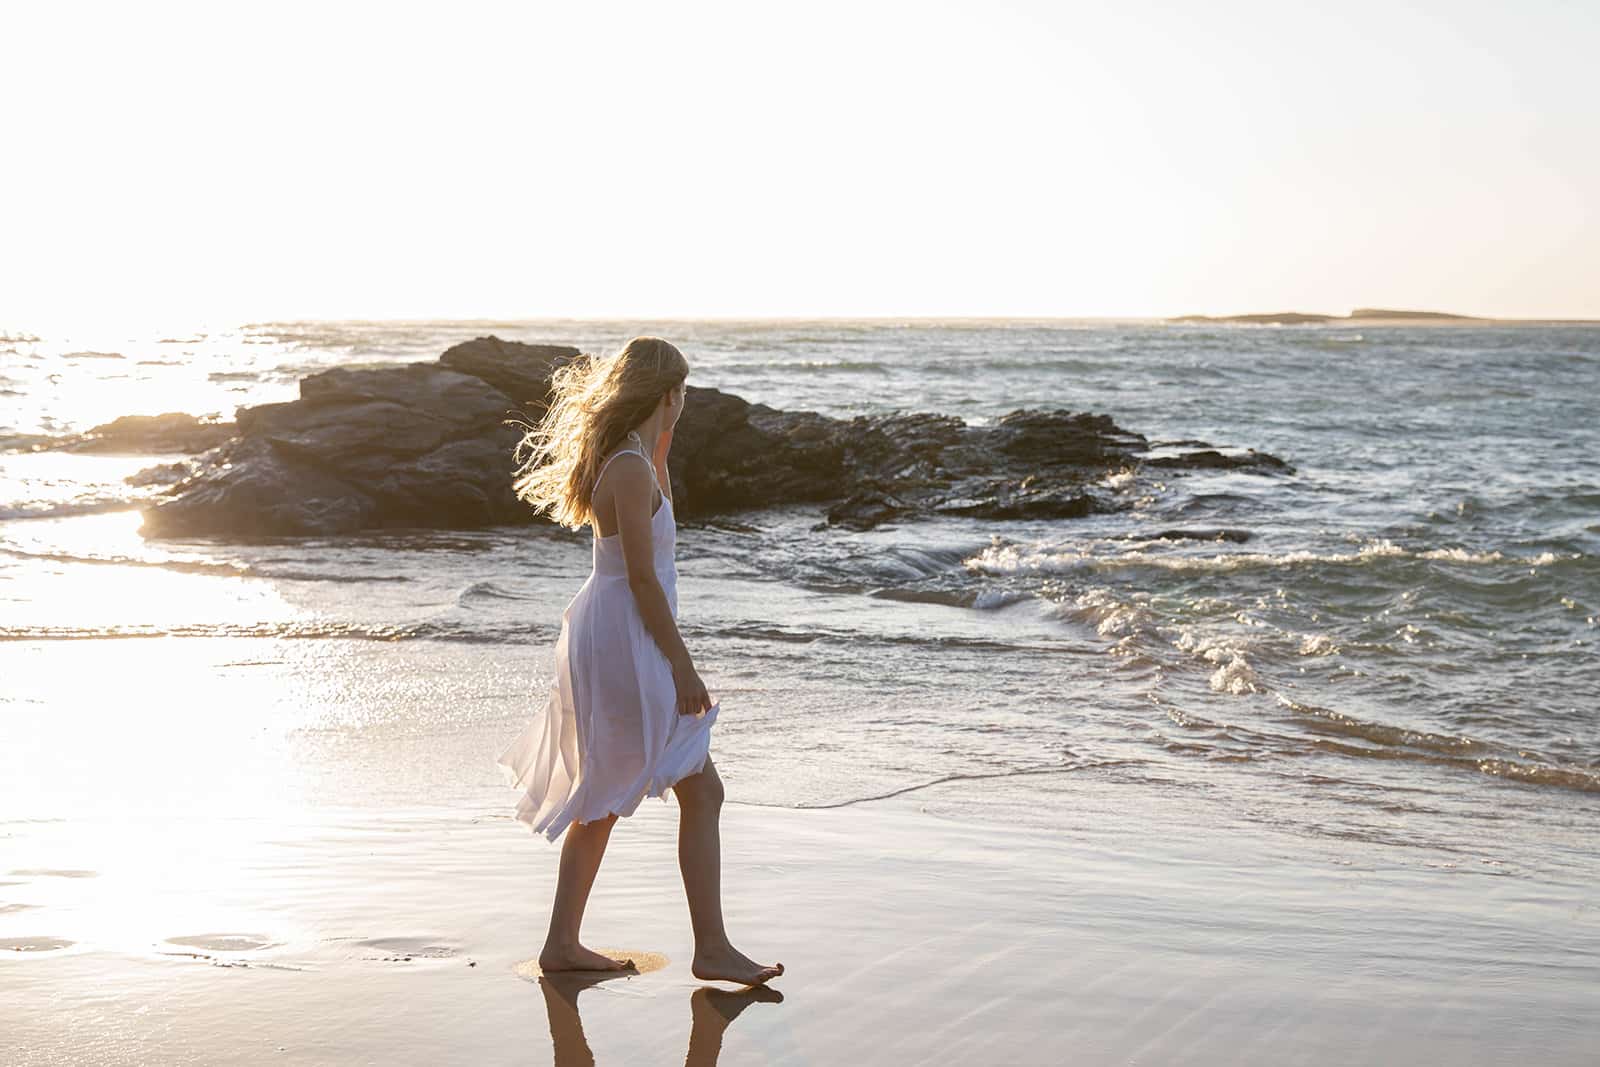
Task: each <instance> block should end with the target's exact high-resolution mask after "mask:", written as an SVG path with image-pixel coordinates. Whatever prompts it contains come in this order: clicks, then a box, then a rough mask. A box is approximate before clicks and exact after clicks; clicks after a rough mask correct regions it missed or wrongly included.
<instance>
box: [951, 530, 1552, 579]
mask: <svg viewBox="0 0 1600 1067" xmlns="http://www.w3.org/2000/svg"><path fill="white" fill-rule="evenodd" d="M1562 558H1565V557H1561V556H1558V555H1556V554H1555V553H1553V552H1543V553H1540V554H1539V555H1537V556H1529V557H1519V556H1507V555H1506V554H1504V553H1503V552H1500V551H1498V550H1495V551H1489V552H1473V551H1470V550H1468V549H1462V548H1434V549H1426V550H1424V551H1420V552H1419V551H1416V550H1414V549H1408V548H1403V547H1401V546H1400V545H1397V544H1395V543H1394V542H1393V541H1390V540H1389V539H1387V538H1379V539H1376V540H1373V541H1369V542H1367V543H1366V544H1364V545H1362V546H1361V547H1360V548H1358V549H1356V550H1355V551H1354V552H1311V551H1307V550H1298V551H1294V552H1280V553H1272V552H1219V553H1215V554H1212V555H1208V556H1186V555H1176V554H1174V555H1164V554H1161V553H1156V552H1146V551H1144V550H1142V549H1134V550H1132V551H1127V552H1121V553H1118V554H1116V555H1099V554H1096V553H1095V552H1094V551H1093V550H1092V549H1088V548H1051V547H1045V546H1042V545H1037V544H1036V545H1032V546H1029V545H1021V544H1007V545H1001V544H992V545H989V546H988V547H986V548H984V549H983V550H982V551H980V552H979V553H978V554H977V555H975V556H970V557H968V558H967V559H964V560H962V565H963V566H965V567H966V568H967V569H968V570H970V571H975V572H977V573H980V574H992V575H1015V574H1065V573H1072V572H1076V571H1082V570H1086V569H1087V570H1110V569H1117V568H1123V567H1158V568H1160V569H1162V570H1169V571H1214V572H1226V571H1236V570H1246V569H1269V568H1275V567H1293V566H1299V565H1302V564H1318V563H1320V564H1333V565H1360V564H1364V563H1369V562H1371V561H1372V560H1377V559H1425V560H1431V561H1434V562H1440V563H1459V564H1462V565H1469V566H1470V565H1487V564H1495V563H1514V564H1517V565H1519V566H1529V567H1543V566H1549V565H1550V564H1552V563H1555V562H1557V561H1558V560H1560V559H1562ZM1572 558H1576V557H1572Z"/></svg>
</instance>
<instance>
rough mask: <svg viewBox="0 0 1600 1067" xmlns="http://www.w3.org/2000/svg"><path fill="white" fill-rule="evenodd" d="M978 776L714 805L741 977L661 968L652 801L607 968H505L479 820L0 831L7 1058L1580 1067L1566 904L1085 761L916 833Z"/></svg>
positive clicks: (1571, 917)
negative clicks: (1016, 799)
mask: <svg viewBox="0 0 1600 1067" xmlns="http://www.w3.org/2000/svg"><path fill="white" fill-rule="evenodd" d="M981 784H982V783H972V782H966V783H951V784H949V785H945V786H936V787H933V788H931V789H928V790H921V791H918V792H915V793H910V794H907V795H904V796H900V797H895V798H892V799H889V800H883V801H874V802H869V803H860V804H853V805H849V806H845V807H840V808H834V809H826V810H797V809H784V808H768V807H756V806H750V805H743V804H739V803H736V802H730V803H729V804H728V805H727V806H726V807H725V808H724V812H723V857H724V872H723V883H724V895H725V899H726V905H725V912H726V918H727V925H728V929H729V931H730V933H731V934H732V936H733V938H734V940H735V942H736V944H738V945H739V946H740V947H741V948H743V949H744V950H745V951H747V952H748V953H749V954H750V955H751V956H753V957H754V958H755V959H757V960H760V961H763V962H766V961H772V960H781V961H782V962H783V963H784V964H785V966H786V968H787V973H786V974H785V975H783V976H781V977H780V978H778V979H776V980H774V981H773V982H772V983H771V986H770V988H767V989H758V990H755V991H742V992H741V991H739V990H737V989H736V987H734V986H732V985H728V984H718V983H703V982H700V981H697V980H695V979H694V978H693V977H692V976H691V974H690V973H689V958H690V955H691V947H692V946H691V941H690V935H689V920H688V912H687V908H686V906H685V903H684V898H683V889H682V883H681V881H680V880H679V875H678V871H677V865H676V851H675V833H676V821H677V820H676V817H677V810H676V807H675V805H674V804H672V803H671V802H668V803H662V802H659V801H655V800H651V801H648V802H646V803H644V804H643V805H642V806H641V807H640V809H639V810H638V812H637V813H636V814H635V815H634V816H632V817H631V818H629V819H626V820H623V821H621V822H619V824H618V826H617V827H616V829H615V831H614V832H613V834H612V838H611V845H610V849H609V851H608V852H607V855H606V859H605V862H604V865H603V866H602V868H601V870H600V874H599V877H598V880H597V883H596V886H595V889H594V892H593V896H592V897H591V899H590V902H589V906H588V910H587V913H586V918H585V925H584V940H585V942H586V943H587V944H589V945H591V946H593V947H597V948H602V949H605V950H608V951H611V952H613V953H618V954H622V955H630V954H639V955H641V956H642V957H644V954H654V957H644V958H646V959H647V960H648V961H649V963H650V966H647V967H644V968H642V973H639V974H637V975H630V976H626V977H615V978H610V979H607V980H603V981H602V980H598V979H597V978H595V977H593V976H568V977H565V978H559V979H551V978H544V979H540V978H539V977H538V976H537V973H536V967H530V966H529V961H530V960H531V959H532V958H533V957H535V956H536V955H537V954H538V950H539V948H540V945H541V941H542V937H543V933H544V923H545V921H546V916H547V914H548V913H547V910H546V909H547V908H548V905H549V901H550V896H551V890H552V886H553V879H554V877H555V872H556V864H557V859H558V854H559V847H558V845H551V844H548V843H546V842H545V841H543V839H541V838H536V837H534V836H533V835H531V834H529V833H528V832H527V830H526V829H525V828H524V827H522V826H521V825H520V824H517V823H515V822H513V821H512V820H511V819H509V818H508V817H507V816H505V815H504V814H501V813H500V812H484V813H481V814H471V813H463V812H462V811H461V810H460V809H446V808H438V809H427V808H416V809H408V810H402V811H389V812H375V811H373V810H370V809H357V808H331V807H329V808H320V809H314V810H313V809H307V810H306V811H303V812H302V813H301V814H299V815H294V816H291V815H285V814H280V815H276V816H272V817H249V818H220V819H219V818H205V817H200V816H196V817H193V818H181V817H177V818H175V817H171V816H159V817H157V816H150V817H142V816H128V817H124V818H119V817H116V816H112V815H107V816H104V817H81V818H72V819H50V820H38V821H12V822H8V823H6V824H4V828H3V829H4V836H3V837H0V848H3V859H0V883H3V884H0V946H3V949H0V1014H3V1019H4V1031H5V1059H6V1062H8V1063H12V1064H44V1063H63V1062H70V1063H84V1064H89V1063H94V1064H99V1063H107V1064H109V1063H163V1064H189V1063H193V1064H230V1063H245V1064H257V1063H272V1064H329V1063H341V1064H343V1063H378V1062H382V1063H406V1064H411V1063H415V1064H455V1063H462V1064H498V1063H506V1064H511V1063H519V1064H520V1063H547V1062H554V1063H558V1064H569V1063H574V1064H575V1063H589V1062H596V1063H600V1064H608V1063H609V1064H621V1063H635V1064H639V1063H642V1064H669V1063H670V1064H677V1063H681V1062H685V1060H686V1059H687V1062H690V1063H712V1062H718V1055H719V1051H720V1057H721V1059H720V1062H722V1063H726V1064H830V1065H831V1064H855V1063H866V1064H878V1063H882V1064H902V1063H905V1064H913V1063H939V1064H946V1063H976V1064H996V1063H1006V1064H1067V1063H1071V1064H1098V1063H1161V1064H1169V1063H1171V1064H1177V1063H1186V1064H1213V1063H1215V1064H1240V1063H1262V1064H1267V1063H1271V1064H1379V1063H1409V1062H1438V1063H1454V1064H1472V1063H1483V1064H1489V1063H1503V1062H1506V1061H1507V1060H1510V1059H1512V1058H1513V1057H1515V1058H1520V1059H1526V1060H1527V1061H1529V1062H1538V1063H1542V1064H1580V1063H1592V1062H1594V1057H1595V1055H1596V1053H1597V1052H1600V998H1597V997H1596V991H1597V990H1600V917H1597V914H1596V909H1595V907H1594V903H1593V900H1594V898H1593V892H1592V890H1593V887H1592V886H1591V885H1584V884H1578V883H1577V882H1573V883H1570V884H1569V883H1563V882H1561V881H1560V880H1555V879H1551V878H1549V877H1541V878H1540V879H1539V880H1537V881H1536V882H1535V881H1533V880H1529V879H1524V878H1521V877H1518V872H1515V871H1508V870H1505V869H1503V868H1502V867H1498V866H1496V865H1494V864H1493V863H1489V862H1479V861H1475V860H1473V859H1471V858H1470V857H1462V858H1461V859H1460V860H1459V861H1446V862H1440V863H1434V862H1432V861H1428V862H1423V861H1420V860H1418V859H1417V858H1416V854H1415V853H1414V852H1412V851H1409V850H1407V851H1405V852H1403V853H1402V852H1401V851H1400V850H1386V849H1384V848H1383V847H1382V846H1376V845H1370V844H1353V845H1350V846H1349V847H1345V846H1343V845H1341V844H1340V843H1338V842H1334V841H1321V842H1319V841H1316V840H1314V839H1309V838H1305V837H1301V836H1295V835H1290V834H1287V833H1284V834H1279V833H1274V832H1272V831H1270V830H1266V829H1261V828H1245V827H1242V826H1241V825H1239V824H1237V823H1236V822H1234V821H1232V820H1228V819H1225V818H1224V817H1222V816H1221V815H1220V814H1218V813H1215V812H1212V811H1211V809H1210V808H1209V807H1208V805H1207V804H1206V803H1205V802H1204V800H1203V799H1199V798H1197V799H1196V800H1194V801H1193V802H1184V803H1181V804H1180V803H1178V802H1176V801H1173V800H1170V799H1161V798H1158V797H1155V796H1151V795H1148V794H1140V793H1138V792H1137V791H1134V790H1130V788H1129V787H1128V786H1127V785H1126V784H1125V783H1119V782H1115V781H1113V780H1112V779H1111V778H1110V777H1097V776H1095V775H1093V774H1086V775H1083V776H1081V777H1074V778H1073V779H1072V788H1073V791H1074V793H1075V797H1076V803H1075V804H1074V805H1073V806H1072V808H1071V811H1072V815H1071V818H1070V820H1067V821H1066V822H1064V823H1063V824H1062V825H1060V826H1059V827H1056V828H1041V827H1038V826H1033V827H1028V826H1020V825H1015V824H1013V823H1010V822H1007V821H1005V820H1001V819H991V818H986V817H984V816H983V815H982V813H981V810H980V813H979V815H978V817H975V818H971V819H951V818H948V817H945V816H943V815H940V814H937V813H936V812H937V811H938V810H939V809H940V808H941V806H958V807H959V806H962V805H963V797H964V796H965V797H970V796H972V795H974V789H975V787H979V786H981ZM508 796H509V794H508ZM507 808H509V803H508V804H507ZM1389 852H1394V853H1396V854H1397V855H1402V856H1403V857H1405V858H1402V859H1400V860H1399V861H1394V860H1391V859H1390V858H1389V856H1388V853H1389ZM52 939H53V940H52ZM591 1056H592V1057H593V1059H592V1060H591V1059H590V1058H589V1057H591Z"/></svg>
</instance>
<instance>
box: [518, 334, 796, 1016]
mask: <svg viewBox="0 0 1600 1067" xmlns="http://www.w3.org/2000/svg"><path fill="white" fill-rule="evenodd" d="M688 374H689V364H688V361H686V360H685V359H684V358H683V354H682V353H680V352H679V351H678V350H677V349H676V348H674V347H673V346H672V345H670V344H668V343H667V342H666V341H663V340H661V339H659V338H655V337H635V338H634V339H633V340H631V341H629V342H628V343H627V345H625V346H624V347H623V349H622V351H621V352H620V353H619V354H618V355H617V356H616V357H614V358H613V359H610V360H600V359H597V358H595V357H592V356H580V357H579V358H578V359H576V360H574V361H572V362H570V363H568V364H566V365H564V366H562V367H560V368H558V369H557V370H556V371H555V372H554V373H553V374H552V375H551V380H550V386H551V400H550V407H549V410H548V411H547V413H546V414H545V417H544V418H543V419H541V420H540V423H539V425H538V426H535V427H528V432H527V433H526V434H525V435H524V437H523V439H522V441H521V442H519V444H518V445H517V450H516V454H515V459H516V461H517V462H518V463H519V467H518V469H517V472H516V475H515V480H514V481H513V487H514V488H515V490H516V492H517V496H518V497H519V498H520V499H522V500H524V501H526V502H527V503H528V504H530V505H532V506H533V508H534V509H535V511H539V512H548V513H549V514H550V515H551V516H552V517H553V518H554V519H555V521H557V522H559V523H560V524H562V525H563V526H567V527H571V528H576V527H578V526H580V525H583V524H585V523H592V524H593V526H594V569H593V571H592V572H591V573H590V575H589V578H588V580H587V581H585V582H584V584H583V587H582V588H581V589H579V590H578V593H577V595H576V596H574V597H573V598H572V601H571V602H570V603H569V604H568V605H567V608H566V610H565V611H564V612H562V616H561V635H560V637H559V638H558V639H557V641H556V652H555V680H554V682H553V683H552V685H551V689H550V695H549V699H548V701H547V703H546V705H545V708H544V711H543V713H542V714H541V715H540V716H538V717H537V718H536V719H535V720H534V721H533V722H532V723H531V724H530V725H529V726H528V728H527V729H526V730H525V731H523V733H522V735H521V736H520V737H518V738H517V739H516V740H515V741H514V742H512V744H511V745H510V747H508V748H507V749H506V750H505V752H504V753H503V754H502V755H501V756H500V759H499V763H500V765H501V767H503V768H504V769H505V773H506V775H507V778H508V779H509V780H510V781H511V782H512V784H513V785H515V786H516V787H517V788H519V789H522V790H523V797H522V800H521V801H520V802H519V803H518V805H517V818H518V819H519V820H521V821H523V822H525V823H527V824H528V825H529V826H530V827H531V828H532V829H533V830H534V832H536V833H543V834H544V835H545V836H546V837H547V838H548V839H549V840H551V841H554V840H555V839H556V838H557V837H558V836H560V834H561V833H562V831H563V830H565V831H566V835H567V838H566V841H565V842H563V844H562V846H561V868H560V873H559V875H558V876H557V882H556V895H555V904H554V906H553V908H552V910H551V915H550V930H549V933H548V935H547V936H546V938H545V945H544V949H543V951H541V952H540V953H539V966H540V968H541V969H543V970H546V971H562V970H623V969H627V968H628V967H630V966H631V965H632V961H631V960H628V961H617V960H613V959H611V958H610V957H608V956H603V955H601V954H600V953H598V952H594V951H591V950H590V949H587V948H585V947H583V945H581V944H580V943H579V941H578V927H579V925H580V924H581V923H582V920H583V908H584V904H585V903H586V902H587V900H588V897H589V889H590V887H591V886H592V885H593V884H594V877H595V873H596V872H597V871H598V870H599V868H600V859H601V857H602V856H603V855H604V854H605V848H606V842H607V840H609V838H610V836H611V827H612V825H613V824H614V823H615V822H616V820H617V819H618V818H619V817H622V816H627V815H631V814H633V812H634V810H635V809H636V808H637V807H638V804H639V801H640V800H641V799H643V798H644V797H646V796H658V797H660V798H661V799H662V800H663V801H665V800H666V790H667V789H669V788H670V789H672V791H673V793H674V795H676V797H677V798H678V806H679V808H680V809H681V814H680V816H679V825H678V863H679V866H680V868H681V870H682V872H683V886H684V891H685V892H686V894H687V895H688V898H689V915H690V918H691V921H692V922H693V925H694V940H695V952H694V960H693V963H692V964H691V966H690V970H691V971H692V973H693V974H694V976H695V977H696V978H701V979H726V980H729V981H735V982H740V983H743V984H746V985H755V984H758V983H761V982H765V981H767V980H768V979H770V978H775V977H777V976H778V975H780V974H782V973H783V965H782V964H781V963H779V964H774V965H772V966H763V965H761V964H759V963H756V962H755V961H754V960H752V959H750V958H749V957H748V956H746V955H744V954H743V953H741V952H739V951H738V950H737V949H735V948H734V947H733V945H732V944H731V943H730V942H729V940H728V935H727V932H726V930H724V929H723V924H722V889H721V864H722V860H721V842H720V838H719V831H718V825H717V824H718V818H719V815H720V812H721V808H722V800H723V789H722V780H721V778H719V777H718V776H717V768H716V766H715V765H714V764H713V763H712V761H711V753H710V745H711V725H712V723H714V722H715V721H716V717H717V712H718V710H719V705H718V704H717V703H714V702H712V700H711V699H710V697H709V696H708V695H707V693H706V688H705V685H704V684H703V683H702V682H701V680H700V675H699V673H698V672H697V671H696V670H695V667H694V662H693V660H692V659H691V658H690V656H689V650H688V649H687V648H685V647H684V643H683V638H682V636H681V635H680V634H679V633H678V625H677V612H678V571H677V565H676V562H675V560H674V550H675V548H676V545H677V520H676V518H675V517H674V513H673V510H672V493H671V481H670V478H669V477H668V474H667V453H668V451H669V450H670V449H671V447H672V431H673V427H674V426H675V425H676V424H677V421H678V416H679V415H681V414H682V413H683V403H684V393H685V390H684V380H685V378H687V377H688ZM647 444H648V445H649V446H650V451H649V452H648V453H647V452H646V445H647ZM524 452H527V453H528V456H527V458H526V459H524V458H523V457H524ZM608 530H609V532H607V531H608Z"/></svg>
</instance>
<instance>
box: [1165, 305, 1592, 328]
mask: <svg viewBox="0 0 1600 1067" xmlns="http://www.w3.org/2000/svg"><path fill="white" fill-rule="evenodd" d="M1166 321H1167V322H1191V323H1207V322H1209V323H1221V324H1228V323H1235V324H1242V325H1256V326H1315V325H1334V326H1352V325H1355V326H1593V325H1597V322H1596V320H1593V319H1485V318H1479V317H1478V316H1476V315H1457V314H1455V313H1454V312H1450V311H1398V310H1395V309H1392V308H1356V309H1355V310H1354V311H1352V312H1350V314H1348V315H1317V314H1311V313H1308V312H1304V311H1273V312H1258V313H1256V314H1252V315H1219V316H1212V315H1179V316H1177V317H1176V318H1171V319H1167V320H1166Z"/></svg>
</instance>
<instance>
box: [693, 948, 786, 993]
mask: <svg viewBox="0 0 1600 1067" xmlns="http://www.w3.org/2000/svg"><path fill="white" fill-rule="evenodd" d="M689 973H690V974H693V975H694V976H695V977H696V978H699V979H701V980H702V981H711V980H717V979H720V980H722V981H725V982H738V983H739V984H740V985H759V984H760V983H762V982H765V981H767V980H768V979H769V978H776V977H778V975H780V974H782V973H783V964H781V963H774V964H772V965H771V966H770V967H764V966H762V965H761V964H759V963H757V962H756V961H755V960H753V959H751V958H750V957H749V956H746V955H745V954H744V953H743V952H740V951H739V950H738V949H736V948H734V947H733V946H732V945H729V944H726V943H724V944H722V945H719V946H717V947H716V948H713V949H707V950H706V951H704V952H702V951H699V950H696V951H695V954H694V962H693V963H691V964H690V965H689Z"/></svg>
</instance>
